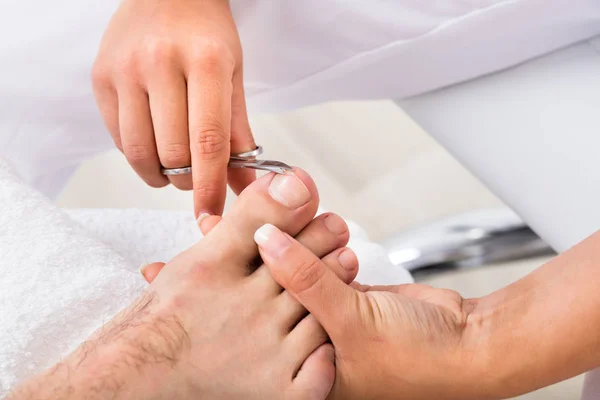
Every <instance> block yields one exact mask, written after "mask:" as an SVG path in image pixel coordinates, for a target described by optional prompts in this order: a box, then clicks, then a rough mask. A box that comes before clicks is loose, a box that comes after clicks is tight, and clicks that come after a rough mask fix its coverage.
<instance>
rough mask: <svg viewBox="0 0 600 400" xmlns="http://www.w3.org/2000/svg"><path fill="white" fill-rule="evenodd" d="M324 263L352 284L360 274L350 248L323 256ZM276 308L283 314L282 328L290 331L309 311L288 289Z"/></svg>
mask: <svg viewBox="0 0 600 400" xmlns="http://www.w3.org/2000/svg"><path fill="white" fill-rule="evenodd" d="M322 261H323V263H324V264H325V265H326V266H327V267H328V268H329V269H330V270H332V271H333V272H334V273H335V274H336V275H337V276H338V277H339V278H340V279H341V280H343V281H344V282H346V283H347V284H350V283H351V282H352V281H353V280H354V278H356V275H357V274H358V258H357V257H356V254H354V252H353V251H352V250H350V249H349V248H346V247H344V248H341V249H337V250H336V251H334V252H332V253H329V254H328V255H326V256H325V257H323V258H322ZM276 302H277V305H276V309H277V311H278V313H279V315H281V319H282V329H283V330H284V333H285V332H289V331H290V330H291V329H295V328H294V326H295V325H296V324H297V323H298V321H300V320H301V319H302V318H304V316H305V315H306V314H307V313H308V312H307V311H306V309H305V308H304V307H303V306H302V305H301V304H300V303H298V301H297V300H296V299H294V297H293V296H292V295H291V294H290V293H289V292H287V291H283V292H282V293H281V294H280V295H279V297H278V298H277V300H276Z"/></svg>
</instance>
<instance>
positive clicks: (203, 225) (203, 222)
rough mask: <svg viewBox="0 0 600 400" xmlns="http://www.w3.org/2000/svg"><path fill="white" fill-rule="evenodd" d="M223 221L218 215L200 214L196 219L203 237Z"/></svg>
mask: <svg viewBox="0 0 600 400" xmlns="http://www.w3.org/2000/svg"><path fill="white" fill-rule="evenodd" d="M222 219H223V217H221V216H220V215H208V214H200V216H199V217H198V226H199V227H200V232H202V234H203V235H204V236H206V235H208V233H209V232H210V231H212V229H213V228H214V227H215V226H217V224H218V223H219V222H220V221H221V220H222Z"/></svg>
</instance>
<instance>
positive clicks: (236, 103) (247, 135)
mask: <svg viewBox="0 0 600 400" xmlns="http://www.w3.org/2000/svg"><path fill="white" fill-rule="evenodd" d="M254 149H256V143H255V142H254V136H253V135H252V129H251V128H250V123H249V121H248V112H247V110H246V94H245V93H244V78H243V72H242V70H241V69H240V70H239V71H237V72H236V73H235V75H234V76H233V94H232V98H231V153H232V154H239V153H245V152H247V151H251V150H254ZM227 180H228V182H229V186H231V189H232V190H233V191H234V192H235V194H237V195H239V194H240V193H241V192H242V190H244V189H245V188H246V186H248V185H249V184H251V183H252V182H254V181H255V180H256V171H254V170H252V169H247V168H232V169H230V170H229V172H228V177H227Z"/></svg>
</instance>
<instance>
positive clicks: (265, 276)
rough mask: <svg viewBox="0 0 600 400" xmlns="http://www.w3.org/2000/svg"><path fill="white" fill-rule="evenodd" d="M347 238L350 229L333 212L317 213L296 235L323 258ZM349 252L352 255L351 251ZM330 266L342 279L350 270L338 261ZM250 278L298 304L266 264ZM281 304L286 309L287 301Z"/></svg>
mask: <svg viewBox="0 0 600 400" xmlns="http://www.w3.org/2000/svg"><path fill="white" fill-rule="evenodd" d="M349 239H350V231H349V230H348V225H347V224H346V222H345V221H344V219H343V218H342V217H340V216H339V215H336V214H333V213H326V214H321V215H319V216H318V217H317V218H315V219H313V220H312V221H310V223H309V224H308V225H307V226H306V227H304V229H302V231H301V232H300V233H299V234H298V235H296V240H297V241H298V242H300V243H301V244H302V245H303V246H304V247H306V248H307V249H308V250H310V252H311V253H313V254H314V255H315V256H317V257H318V258H323V257H325V256H327V255H328V254H330V253H332V252H334V253H335V254H338V253H339V252H340V251H341V250H340V248H343V246H345V245H347V244H348V240H349ZM338 250H340V251H338ZM351 254H352V255H353V253H351ZM328 257H329V258H328V260H330V259H331V258H332V256H328ZM261 264H262V263H261ZM332 268H335V272H336V274H338V276H339V277H340V278H341V279H343V280H344V281H345V277H346V275H349V274H350V273H351V271H348V272H347V271H345V270H344V269H343V268H342V267H340V266H339V262H337V265H335V266H332ZM357 271H358V268H357ZM354 276H355V275H354ZM251 279H255V280H262V282H263V284H264V286H263V288H262V290H265V291H269V292H272V293H274V294H276V295H278V294H282V295H284V297H290V300H291V301H292V302H293V303H294V304H296V305H297V304H298V303H297V302H296V301H295V300H293V298H292V297H291V295H290V294H289V293H286V292H285V291H284V292H283V293H281V292H282V290H281V286H279V284H278V283H277V282H275V281H274V280H273V278H272V277H271V272H270V271H269V269H268V268H267V266H265V265H262V266H260V267H259V268H258V270H257V271H256V272H255V273H254V274H253V277H252V278H251ZM352 279H354V277H352ZM282 304H283V307H282V308H281V309H282V310H287V309H288V306H289V305H288V303H287V302H285V301H283V302H282ZM300 307H301V306H300ZM283 313H284V314H289V313H288V312H287V311H283ZM294 325H295V323H294Z"/></svg>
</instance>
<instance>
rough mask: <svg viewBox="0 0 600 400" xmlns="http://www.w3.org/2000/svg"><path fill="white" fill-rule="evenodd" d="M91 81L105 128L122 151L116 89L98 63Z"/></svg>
mask: <svg viewBox="0 0 600 400" xmlns="http://www.w3.org/2000/svg"><path fill="white" fill-rule="evenodd" d="M92 83H93V88H94V97H95V98H96V104H97V105H98V110H99V111H100V115H102V119H103V120H104V125H106V129H108V131H109V132H110V135H111V136H112V138H113V141H114V142H115V146H116V147H117V148H118V149H119V150H120V151H121V152H123V145H122V144H121V134H120V133H119V98H118V96H117V91H116V89H115V87H114V86H113V84H112V81H111V80H110V76H109V75H108V72H107V71H105V70H104V69H101V68H100V66H99V65H94V70H93V72H92Z"/></svg>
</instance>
